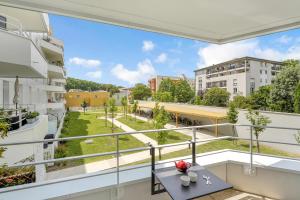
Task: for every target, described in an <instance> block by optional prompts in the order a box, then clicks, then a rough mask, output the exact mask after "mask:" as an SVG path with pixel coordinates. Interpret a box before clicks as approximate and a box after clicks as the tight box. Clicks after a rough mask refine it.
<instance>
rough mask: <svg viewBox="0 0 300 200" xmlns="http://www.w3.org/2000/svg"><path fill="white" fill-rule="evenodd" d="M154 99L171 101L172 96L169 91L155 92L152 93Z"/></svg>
mask: <svg viewBox="0 0 300 200" xmlns="http://www.w3.org/2000/svg"><path fill="white" fill-rule="evenodd" d="M153 97H154V100H155V101H160V102H173V99H174V98H173V96H172V93H171V92H157V93H156V94H154V95H153Z"/></svg>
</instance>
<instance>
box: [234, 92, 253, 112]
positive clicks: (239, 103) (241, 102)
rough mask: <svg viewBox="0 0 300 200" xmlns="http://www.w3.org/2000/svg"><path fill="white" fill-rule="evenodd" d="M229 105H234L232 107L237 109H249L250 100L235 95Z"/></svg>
mask: <svg viewBox="0 0 300 200" xmlns="http://www.w3.org/2000/svg"><path fill="white" fill-rule="evenodd" d="M230 104H234V106H235V107H237V108H241V109H245V108H249V107H250V99H249V97H244V96H241V95H237V96H235V97H233V100H232V102H231V103H230Z"/></svg>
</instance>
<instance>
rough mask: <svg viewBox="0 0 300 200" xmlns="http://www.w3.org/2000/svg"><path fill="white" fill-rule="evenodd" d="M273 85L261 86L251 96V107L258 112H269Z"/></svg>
mask: <svg viewBox="0 0 300 200" xmlns="http://www.w3.org/2000/svg"><path fill="white" fill-rule="evenodd" d="M270 92H271V85H265V86H261V87H259V88H258V90H256V91H255V92H253V93H252V94H251V97H250V101H251V107H252V108H253V109H258V110H267V109H268V108H269V101H270Z"/></svg>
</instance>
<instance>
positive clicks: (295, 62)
mask: <svg viewBox="0 0 300 200" xmlns="http://www.w3.org/2000/svg"><path fill="white" fill-rule="evenodd" d="M299 64H300V62H299V60H295V59H288V60H285V61H283V66H292V67H296V66H297V65H299Z"/></svg>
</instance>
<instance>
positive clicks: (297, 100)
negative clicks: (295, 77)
mask: <svg viewBox="0 0 300 200" xmlns="http://www.w3.org/2000/svg"><path fill="white" fill-rule="evenodd" d="M294 112H295V113H300V82H299V83H298V85H297V87H296V90H295V94H294Z"/></svg>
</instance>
